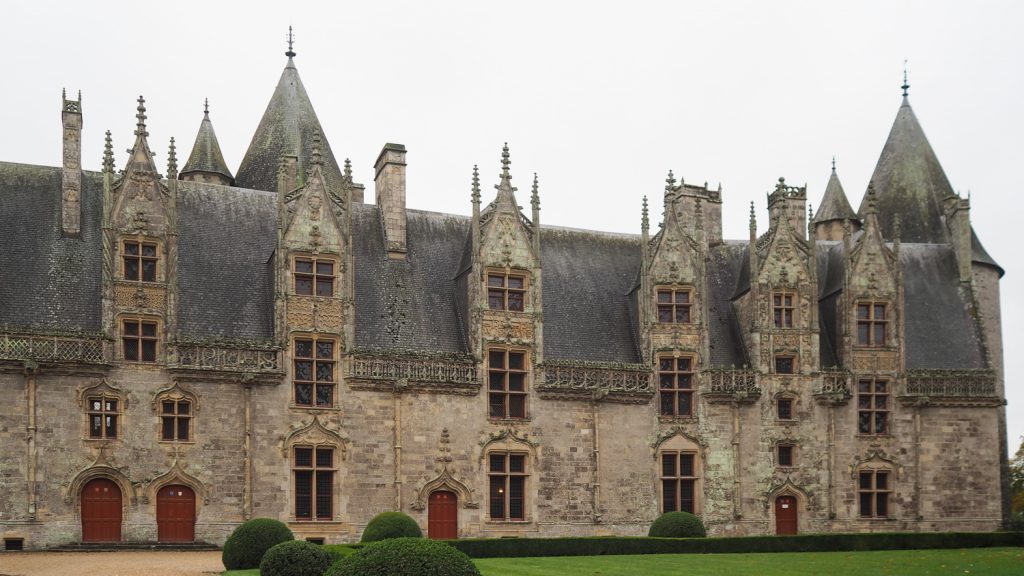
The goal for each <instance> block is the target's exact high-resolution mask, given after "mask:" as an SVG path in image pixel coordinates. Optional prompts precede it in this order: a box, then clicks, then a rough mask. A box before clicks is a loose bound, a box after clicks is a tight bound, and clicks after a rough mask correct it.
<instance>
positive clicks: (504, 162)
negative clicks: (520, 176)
mask: <svg viewBox="0 0 1024 576" xmlns="http://www.w3.org/2000/svg"><path fill="white" fill-rule="evenodd" d="M511 164H512V160H510V159H509V153H508V142H505V145H504V146H502V148H501V177H502V178H508V176H509V173H508V167H509V165H511Z"/></svg>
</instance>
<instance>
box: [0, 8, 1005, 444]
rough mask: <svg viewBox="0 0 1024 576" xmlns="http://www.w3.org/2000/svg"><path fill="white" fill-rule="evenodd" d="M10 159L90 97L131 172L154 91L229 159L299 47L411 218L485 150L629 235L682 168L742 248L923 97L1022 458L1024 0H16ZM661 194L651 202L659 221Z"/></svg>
mask: <svg viewBox="0 0 1024 576" xmlns="http://www.w3.org/2000/svg"><path fill="white" fill-rule="evenodd" d="M4 21H5V26H4V31H3V34H2V35H0V53H3V54H4V55H5V59H6V60H7V64H6V70H5V73H4V79H3V82H2V87H3V89H2V90H0V135H2V136H0V159H2V160H5V161H14V162H25V163H32V164H46V165H59V164H60V158H61V123H60V91H61V88H64V87H66V88H67V89H68V91H69V93H74V92H75V91H77V90H81V91H82V95H83V110H84V124H85V126H84V132H83V156H84V158H83V160H84V165H85V168H86V169H92V170H98V169H99V168H100V158H101V156H102V145H103V132H104V131H105V130H107V129H110V130H111V131H113V135H114V144H115V151H116V152H117V165H118V167H123V166H124V164H125V158H126V154H125V153H124V150H125V149H126V148H127V147H128V146H130V145H131V141H132V130H133V129H134V124H135V105H136V104H135V99H136V98H137V97H138V95H139V94H143V95H145V97H146V105H147V107H148V115H149V132H150V138H151V139H150V143H151V146H152V147H153V149H154V150H156V151H157V152H158V157H157V160H158V162H159V163H160V164H161V165H163V163H164V162H165V161H166V149H167V141H168V139H169V138H170V137H171V136H174V137H175V138H176V140H177V141H178V148H179V157H181V160H180V162H182V163H183V162H184V159H185V158H187V156H188V153H189V151H190V149H191V145H192V141H193V139H194V138H195V134H196V130H197V129H198V127H199V121H200V120H201V118H202V104H203V98H206V97H209V99H210V108H211V117H212V119H213V122H214V127H215V128H216V131H217V135H218V137H219V139H220V144H221V147H222V149H223V151H224V156H225V159H226V160H227V162H228V165H229V166H230V167H231V169H232V170H236V169H237V167H238V164H239V162H240V161H241V159H242V156H243V154H244V152H245V148H246V147H247V146H248V143H249V140H250V138H251V137H252V134H253V131H254V130H255V128H256V125H257V124H258V123H259V120H260V118H261V117H262V114H263V110H264V108H265V107H266V105H267V102H268V100H269V98H270V95H271V93H272V91H273V89H274V86H275V85H276V83H277V80H278V78H279V76H280V73H281V70H282V68H283V67H284V65H285V61H286V58H285V57H284V55H283V52H284V51H285V33H286V31H287V27H288V25H289V24H292V25H293V26H294V27H295V34H296V44H295V51H296V52H297V53H298V56H297V57H296V59H295V62H296V64H297V66H298V68H299V72H300V74H301V76H302V79H303V82H304V83H305V85H306V88H307V90H308V92H309V94H310V97H311V99H312V101H313V104H314V106H315V107H316V109H317V113H318V115H319V118H320V122H321V123H322V125H323V127H324V130H325V132H326V137H327V138H328V140H329V141H330V143H331V146H332V148H333V149H334V152H335V155H336V156H337V157H338V160H339V162H340V161H341V160H342V159H343V158H344V157H350V158H351V159H352V162H353V166H354V170H355V177H356V180H357V181H361V182H364V183H365V184H367V192H368V197H369V199H370V200H371V201H372V190H373V186H372V180H373V172H372V164H373V161H374V159H375V158H376V156H377V153H378V152H379V151H380V148H381V146H382V145H383V144H384V143H385V142H399V143H403V144H405V145H406V146H407V147H408V148H409V154H408V162H409V167H408V204H409V206H410V207H411V208H421V209H429V210H436V211H443V212H453V213H460V214H467V213H468V212H469V209H470V205H469V181H470V174H471V170H472V166H473V164H474V163H476V164H479V165H480V167H481V174H482V177H483V180H484V182H485V183H486V185H487V187H486V188H485V190H490V189H491V188H490V185H491V184H493V183H495V182H496V181H497V174H498V172H499V154H500V148H501V145H502V143H503V142H505V141H508V142H509V146H510V147H511V150H512V171H513V177H514V182H515V183H516V184H518V185H519V187H520V188H521V189H522V190H523V192H520V202H522V203H524V204H525V201H526V198H525V195H524V193H525V191H527V190H528V188H529V181H530V180H529V178H530V176H531V175H532V173H533V172H537V173H538V174H539V177H540V185H541V188H540V191H541V202H542V216H541V218H542V221H543V222H545V223H548V224H557V225H563V226H572V227H581V228H593V229H600V230H610V231H621V232H631V233H637V232H639V226H640V201H641V198H642V197H643V196H644V195H648V196H650V197H651V198H652V205H653V206H656V207H659V208H660V198H661V193H662V191H663V188H664V179H665V174H666V172H667V171H668V169H670V168H671V169H673V170H675V173H676V176H677V178H678V177H682V178H685V179H686V181H688V182H695V183H703V182H705V181H707V182H709V183H710V184H712V185H717V184H718V183H719V182H721V183H722V187H723V196H724V201H725V206H724V210H723V219H724V226H725V235H726V237H728V238H746V235H747V210H748V208H747V207H748V205H749V202H750V200H754V201H756V203H757V208H758V219H759V223H760V224H761V228H762V229H763V227H764V224H765V222H766V221H767V217H766V212H765V194H766V192H767V191H768V190H769V189H771V188H772V186H773V184H774V182H775V181H776V180H777V178H778V177H779V176H785V177H786V179H787V181H788V182H790V183H791V184H801V183H804V182H806V183H807V184H808V186H809V194H808V195H809V197H810V198H811V199H812V203H813V204H814V205H815V206H816V205H817V203H818V202H819V201H820V198H821V195H822V193H823V192H824V188H825V183H826V181H827V179H828V175H829V169H830V163H831V160H832V157H833V155H834V156H835V157H836V159H837V164H838V172H839V176H840V178H841V180H842V182H843V185H844V187H845V188H846V190H847V193H848V194H849V196H850V202H851V203H852V204H853V206H854V207H855V208H856V207H857V206H859V203H860V199H861V196H862V194H863V191H864V189H865V188H866V186H867V181H868V178H869V177H870V175H871V172H872V170H873V168H874V165H875V162H876V161H877V159H878V155H879V153H880V152H881V149H882V145H883V143H884V141H885V137H886V135H887V134H888V132H889V128H890V127H891V125H892V121H893V119H894V117H895V115H896V111H897V109H898V107H899V104H900V89H899V85H900V84H901V83H902V77H901V76H902V71H903V61H904V59H907V60H909V70H910V84H911V88H910V100H911V103H912V105H913V106H914V110H915V112H916V113H917V116H918V118H919V119H920V121H921V123H922V125H923V126H924V129H925V131H926V133H927V135H928V138H929V140H930V141H931V144H932V146H933V147H934V149H935V151H936V153H937V154H938V156H939V159H940V161H941V162H942V165H943V167H944V168H945V170H946V174H947V175H948V176H949V179H950V181H951V182H952V183H953V186H954V187H955V188H956V189H958V190H960V191H961V192H963V193H967V192H970V193H971V199H972V211H971V218H972V221H973V223H974V227H975V229H976V230H977V231H978V235H979V236H980V238H981V240H982V241H983V243H984V244H985V247H986V248H987V249H988V251H989V253H991V254H992V256H993V257H994V258H995V259H996V260H997V261H998V262H999V263H1000V264H1001V265H1002V266H1003V267H1004V268H1005V269H1006V271H1007V275H1006V276H1005V278H1004V279H1003V281H1002V296H1003V299H1002V300H1003V326H1004V335H1005V341H1004V348H1005V352H1006V380H1007V397H1008V400H1009V406H1008V411H1007V415H1008V420H1009V436H1010V443H1011V446H1012V448H1011V453H1012V452H1013V450H1014V449H1015V447H1016V446H1017V445H1018V443H1019V438H1020V437H1021V435H1022V434H1024V387H1022V385H1021V382H1020V380H1021V378H1022V376H1024V354H1021V349H1022V345H1024V328H1022V326H1024V303H1021V302H1020V299H1019V296H1020V295H1021V294H1022V289H1024V283H1022V280H1021V278H1022V275H1024V253H1022V251H1021V250H1019V249H1017V246H1018V244H1019V240H1020V232H1019V230H1020V229H1019V228H1018V227H1019V226H1021V224H1022V222H1024V202H1022V201H1021V199H1020V195H1021V192H1022V191H1021V190H1020V179H1019V172H1020V170H1021V161H1022V152H1024V150H1022V144H1021V135H1022V134H1024V113H1022V111H1021V110H1022V104H1021V103H1022V101H1024V62H1022V59H1024V34H1022V33H1021V30H1022V28H1024V3H1019V2H1017V3H1014V2H958V3H953V2H938V1H928V2H923V1H922V2H909V1H887V2H820V1H819V2H779V1H773V2H640V1H634V2H593V1H591V2H550V1H548V2H523V1H518V2H485V1H475V2H405V1H397V0H392V1H389V2H386V3H385V2H363V3H340V2H331V3H323V4H320V3H309V2H300V1H296V0H292V1H289V2H245V3H241V2H239V3H228V2H211V1H206V2H191V1H188V2H185V1H174V2H153V3H149V2H139V1H135V2H80V3H75V4H71V3H62V2H54V1H47V0H35V1H32V2H21V1H16V2H13V3H11V2H8V3H5V7H4ZM658 212H660V210H655V214H654V215H653V216H657V213H658Z"/></svg>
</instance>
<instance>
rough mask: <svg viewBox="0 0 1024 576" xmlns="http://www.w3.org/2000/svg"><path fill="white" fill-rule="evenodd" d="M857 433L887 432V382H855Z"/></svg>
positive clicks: (869, 380)
mask: <svg viewBox="0 0 1024 576" xmlns="http://www.w3.org/2000/svg"><path fill="white" fill-rule="evenodd" d="M857 433H858V434H888V433H889V383H888V382H886V381H885V380H875V379H863V380H861V381H859V382H858V383H857Z"/></svg>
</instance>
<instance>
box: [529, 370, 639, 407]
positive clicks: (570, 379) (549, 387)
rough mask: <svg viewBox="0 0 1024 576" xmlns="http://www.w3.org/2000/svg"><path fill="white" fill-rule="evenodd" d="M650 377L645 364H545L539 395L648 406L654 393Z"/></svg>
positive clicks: (539, 381)
mask: <svg viewBox="0 0 1024 576" xmlns="http://www.w3.org/2000/svg"><path fill="white" fill-rule="evenodd" d="M650 374H651V373H650V370H649V369H648V368H647V367H646V366H641V365H623V366H615V367H613V366H606V365H603V364H597V363H585V362H579V363H576V362H573V363H569V362H564V363H563V362H545V363H544V364H542V365H541V366H539V368H538V378H537V382H538V384H537V392H538V393H539V394H540V396H541V398H549V399H570V400H591V399H594V400H603V401H607V402H624V403H645V402H647V401H648V400H649V399H650V397H651V395H652V394H653V393H654V389H653V388H652V386H651V378H650Z"/></svg>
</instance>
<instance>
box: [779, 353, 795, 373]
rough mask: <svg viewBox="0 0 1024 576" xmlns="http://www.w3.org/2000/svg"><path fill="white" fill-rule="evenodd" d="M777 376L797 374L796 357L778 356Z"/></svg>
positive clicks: (790, 355)
mask: <svg viewBox="0 0 1024 576" xmlns="http://www.w3.org/2000/svg"><path fill="white" fill-rule="evenodd" d="M775 373H776V374H796V356H794V355H792V354H778V355H776V356H775Z"/></svg>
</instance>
